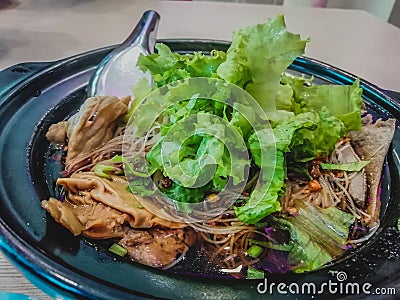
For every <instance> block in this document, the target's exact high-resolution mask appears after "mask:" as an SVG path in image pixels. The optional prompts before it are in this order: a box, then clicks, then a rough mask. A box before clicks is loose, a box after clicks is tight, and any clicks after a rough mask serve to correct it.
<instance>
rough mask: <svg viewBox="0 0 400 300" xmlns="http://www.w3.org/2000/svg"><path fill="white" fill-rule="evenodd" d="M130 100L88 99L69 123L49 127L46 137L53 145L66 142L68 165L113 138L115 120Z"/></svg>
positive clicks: (106, 97)
mask: <svg viewBox="0 0 400 300" xmlns="http://www.w3.org/2000/svg"><path fill="white" fill-rule="evenodd" d="M129 101H130V97H126V98H123V99H119V98H117V97H115V96H96V97H90V98H88V99H87V100H86V101H85V102H84V103H83V104H82V106H81V108H80V110H79V112H78V113H76V114H75V115H73V116H72V117H71V118H70V119H68V121H63V122H59V123H56V124H53V125H51V126H50V128H49V130H48V132H47V134H46V138H47V139H48V140H49V141H50V142H54V143H63V142H65V140H68V153H67V157H66V164H68V163H69V162H70V161H71V160H73V159H74V158H76V157H77V156H78V155H80V154H85V153H89V152H91V151H92V150H94V149H96V148H98V147H100V146H102V145H103V144H104V143H106V142H108V141H109V140H110V139H111V138H112V137H113V136H114V132H115V130H116V128H117V127H118V120H119V119H120V117H121V116H124V115H125V114H126V113H127V111H128V103H129Z"/></svg>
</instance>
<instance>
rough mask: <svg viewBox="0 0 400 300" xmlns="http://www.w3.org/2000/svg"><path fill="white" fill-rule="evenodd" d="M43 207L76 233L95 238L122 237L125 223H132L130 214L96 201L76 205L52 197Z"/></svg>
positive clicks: (45, 201) (43, 203) (43, 202)
mask: <svg viewBox="0 0 400 300" xmlns="http://www.w3.org/2000/svg"><path fill="white" fill-rule="evenodd" d="M42 207H43V208H44V209H46V210H47V211H48V212H49V213H50V215H51V216H52V217H53V218H54V220H56V221H57V222H58V223H60V224H61V225H62V226H64V227H65V228H67V229H68V230H69V231H71V232H72V233H73V234H74V235H80V234H82V235H84V236H86V237H89V238H93V239H108V238H122V237H123V236H124V232H125V229H124V228H125V226H124V224H125V223H132V217H131V216H129V215H128V214H124V213H121V212H119V211H118V210H116V209H113V208H111V207H108V206H106V205H104V204H102V203H96V202H94V201H87V203H86V204H83V205H74V204H72V203H69V202H67V201H63V202H61V201H59V200H57V199H55V198H50V199H49V200H44V201H42Z"/></svg>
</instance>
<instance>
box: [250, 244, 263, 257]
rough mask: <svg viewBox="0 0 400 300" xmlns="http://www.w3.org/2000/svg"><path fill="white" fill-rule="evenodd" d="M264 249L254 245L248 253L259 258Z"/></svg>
mask: <svg viewBox="0 0 400 300" xmlns="http://www.w3.org/2000/svg"><path fill="white" fill-rule="evenodd" d="M263 251H264V249H263V248H262V247H260V246H258V245H252V246H251V247H250V248H249V249H248V250H247V254H248V255H250V256H251V257H254V258H257V257H259V256H260V255H261V253H263Z"/></svg>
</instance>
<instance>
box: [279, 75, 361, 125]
mask: <svg viewBox="0 0 400 300" xmlns="http://www.w3.org/2000/svg"><path fill="white" fill-rule="evenodd" d="M282 82H283V83H284V84H285V85H286V86H290V87H291V88H292V90H293V103H292V108H293V111H294V113H296V114H299V113H302V112H308V111H320V110H321V109H322V107H326V108H327V110H328V111H329V112H330V114H331V115H332V116H334V117H337V118H338V119H339V120H340V121H342V122H343V124H344V126H345V129H346V132H347V131H350V130H360V129H361V107H362V96H361V95H362V89H361V88H360V87H359V82H360V80H359V79H357V80H355V81H354V83H353V84H352V85H333V84H330V85H310V83H311V81H310V80H307V79H305V78H302V77H290V76H282Z"/></svg>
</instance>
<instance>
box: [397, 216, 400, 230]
mask: <svg viewBox="0 0 400 300" xmlns="http://www.w3.org/2000/svg"><path fill="white" fill-rule="evenodd" d="M397 229H398V230H399V231H400V218H399V219H398V220H397Z"/></svg>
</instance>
